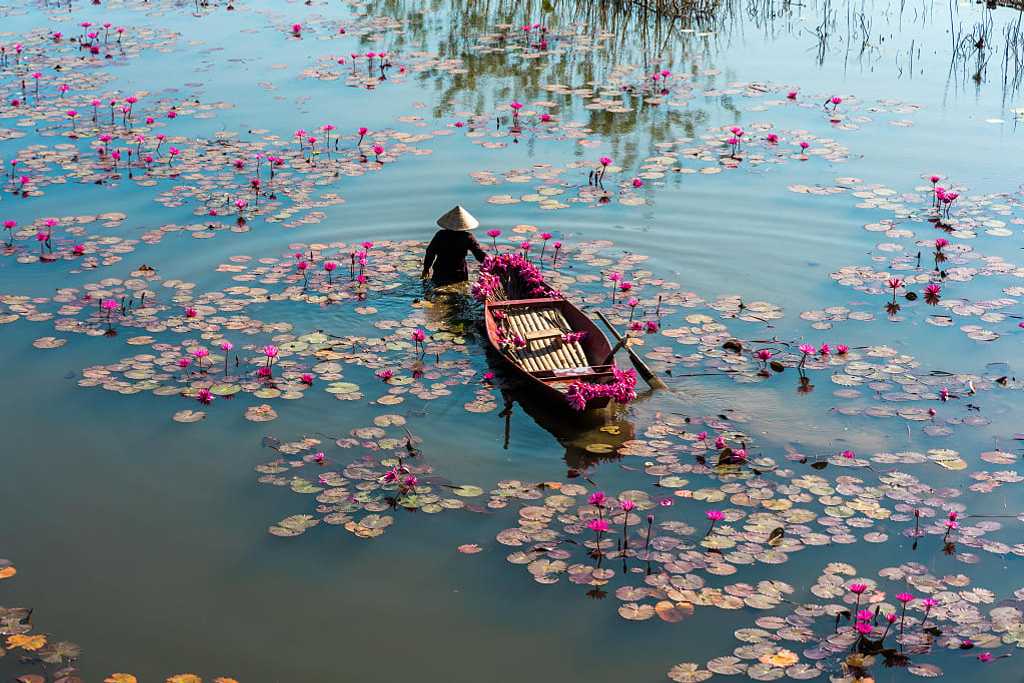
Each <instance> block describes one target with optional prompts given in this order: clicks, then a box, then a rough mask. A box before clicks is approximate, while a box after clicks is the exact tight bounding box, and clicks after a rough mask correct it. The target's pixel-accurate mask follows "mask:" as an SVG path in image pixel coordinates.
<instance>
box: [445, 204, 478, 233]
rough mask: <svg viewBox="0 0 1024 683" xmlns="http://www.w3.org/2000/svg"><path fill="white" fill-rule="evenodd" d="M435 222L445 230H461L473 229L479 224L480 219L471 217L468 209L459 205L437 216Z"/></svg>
mask: <svg viewBox="0 0 1024 683" xmlns="http://www.w3.org/2000/svg"><path fill="white" fill-rule="evenodd" d="M437 224H438V225H440V226H441V227H442V228H444V229H445V230H455V231H458V232H461V231H463V230H473V229H475V228H476V227H477V226H479V225H480V221H478V220H477V219H475V218H473V214H471V213H470V212H469V211H466V210H465V209H464V208H462V207H461V206H456V207H455V208H454V209H452V210H451V211H449V212H448V213H446V214H445V215H443V216H441V217H440V218H438V219H437Z"/></svg>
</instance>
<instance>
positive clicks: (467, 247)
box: [423, 230, 486, 285]
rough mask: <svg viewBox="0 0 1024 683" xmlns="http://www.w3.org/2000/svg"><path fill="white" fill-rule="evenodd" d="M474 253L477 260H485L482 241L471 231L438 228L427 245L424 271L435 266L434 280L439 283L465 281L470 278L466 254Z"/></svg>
mask: <svg viewBox="0 0 1024 683" xmlns="http://www.w3.org/2000/svg"><path fill="white" fill-rule="evenodd" d="M469 253H472V254H473V257H474V258H475V259H476V260H477V261H483V260H484V257H485V256H486V254H485V253H484V250H483V249H481V248H480V243H479V242H477V241H476V238H475V237H473V235H472V234H471V233H469V232H459V231H455V230H438V231H437V232H436V233H435V234H434V239H432V240H430V244H429V245H428V246H427V253H426V256H424V258H423V272H424V273H426V272H427V271H428V270H430V267H431V266H433V267H434V274H433V277H432V279H433V281H434V283H435V284H438V285H447V284H451V283H453V282H465V281H466V280H468V279H469V268H468V267H467V266H466V255H467V254H469Z"/></svg>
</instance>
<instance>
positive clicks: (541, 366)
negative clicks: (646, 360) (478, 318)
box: [484, 297, 618, 413]
mask: <svg viewBox="0 0 1024 683" xmlns="http://www.w3.org/2000/svg"><path fill="white" fill-rule="evenodd" d="M484 323H485V327H486V329H487V339H488V341H489V342H490V345H491V347H492V348H493V349H494V350H495V351H496V352H497V353H498V354H500V355H501V356H502V358H504V359H505V360H506V361H507V362H508V363H509V365H510V366H511V367H512V368H514V369H515V370H516V371H517V372H518V374H519V375H521V376H522V377H523V378H524V379H525V381H526V382H527V384H528V385H529V386H531V387H532V388H534V389H535V390H536V391H537V393H538V394H539V395H541V396H544V397H545V398H546V399H549V400H550V401H551V402H552V403H553V404H555V405H553V406H552V407H558V406H562V407H569V402H568V399H567V394H568V392H569V391H570V387H571V386H572V385H573V384H576V383H578V382H585V383H589V384H614V383H615V382H616V381H618V378H617V376H616V370H617V367H616V366H615V360H614V357H613V354H612V347H611V345H610V344H609V343H608V339H607V338H606V337H605V336H604V334H603V333H602V332H601V330H600V329H599V328H598V327H597V325H595V324H594V322H593V321H592V320H591V319H590V318H589V317H587V315H586V314H585V313H583V311H581V310H580V309H579V308H577V307H576V306H574V305H573V304H572V303H570V302H569V301H566V300H565V299H561V298H557V297H539V298H532V299H509V300H491V299H488V300H486V301H485V302H484ZM579 333H583V334H579ZM515 338H518V340H519V341H520V344H519V345H517V344H514V343H512V342H511V341H510V340H511V339H515ZM522 342H525V344H523V343H522ZM611 400H612V399H611V397H610V396H595V397H593V398H590V399H589V400H587V402H586V412H588V413H590V412H594V411H601V410H604V409H605V408H607V406H608V404H609V403H610V401H611Z"/></svg>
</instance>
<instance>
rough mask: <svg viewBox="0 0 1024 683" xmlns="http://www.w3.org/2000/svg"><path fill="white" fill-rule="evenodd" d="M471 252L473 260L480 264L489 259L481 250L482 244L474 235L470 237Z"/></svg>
mask: <svg viewBox="0 0 1024 683" xmlns="http://www.w3.org/2000/svg"><path fill="white" fill-rule="evenodd" d="M469 250H470V251H471V252H473V258H475V259H476V260H477V261H478V262H479V263H483V262H484V259H485V258H487V253H486V252H485V251H484V250H483V249H481V248H480V243H479V242H477V241H476V238H475V237H473V236H472V235H470V236H469Z"/></svg>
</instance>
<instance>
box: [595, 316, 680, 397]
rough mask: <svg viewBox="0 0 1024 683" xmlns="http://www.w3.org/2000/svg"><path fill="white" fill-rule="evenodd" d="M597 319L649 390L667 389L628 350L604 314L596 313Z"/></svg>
mask: <svg viewBox="0 0 1024 683" xmlns="http://www.w3.org/2000/svg"><path fill="white" fill-rule="evenodd" d="M597 317H598V318H600V319H601V322H603V323H604V324H605V326H606V327H607V328H608V329H609V330H610V331H611V333H612V336H613V337H615V340H616V341H617V342H618V344H617V345H616V347H615V348H616V349H618V348H619V347H620V346H621V347H622V348H624V349H626V353H628V354H629V360H630V362H631V363H633V367H634V368H636V371H637V372H638V373H639V374H640V376H641V377H643V379H644V381H645V382H647V384H648V385H649V386H650V387H651V389H668V385H667V384H665V383H664V382H662V381H661V379H659V378H658V376H657V375H655V374H654V371H653V370H651V369H650V368H649V367H647V363H645V362H644V361H643V359H642V358H640V356H638V355H636V353H634V352H633V349H631V348H629V346H628V344H627V343H626V339H625V338H624V337H623V336H622V335H621V334H619V331H618V330H616V329H615V326H614V325H612V323H611V321H610V320H608V318H606V317H605V315H604V313H602V312H601V311H597Z"/></svg>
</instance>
